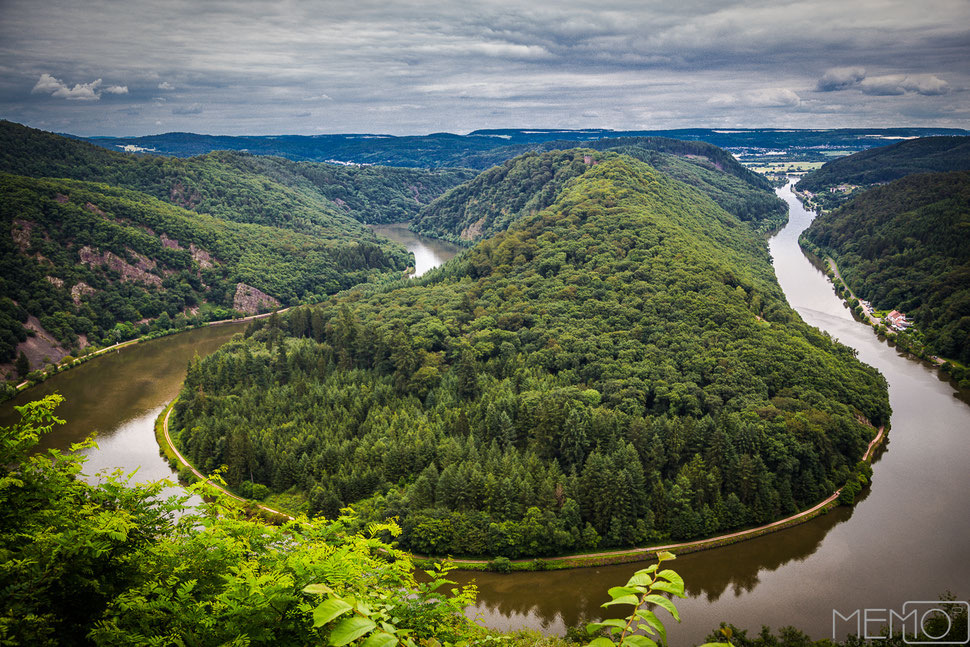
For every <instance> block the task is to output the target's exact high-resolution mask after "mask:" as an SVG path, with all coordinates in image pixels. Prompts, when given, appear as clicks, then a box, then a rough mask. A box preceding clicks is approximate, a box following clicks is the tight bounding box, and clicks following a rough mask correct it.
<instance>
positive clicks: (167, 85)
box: [158, 81, 175, 90]
mask: <svg viewBox="0 0 970 647" xmlns="http://www.w3.org/2000/svg"><path fill="white" fill-rule="evenodd" d="M158 89H159V90H174V89H175V86H174V85H172V84H171V83H169V82H168V81H162V82H161V83H159V84H158Z"/></svg>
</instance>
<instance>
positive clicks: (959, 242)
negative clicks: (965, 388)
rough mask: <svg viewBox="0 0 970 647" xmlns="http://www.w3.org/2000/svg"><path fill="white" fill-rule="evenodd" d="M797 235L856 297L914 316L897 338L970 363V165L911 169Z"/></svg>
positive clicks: (923, 350)
mask: <svg viewBox="0 0 970 647" xmlns="http://www.w3.org/2000/svg"><path fill="white" fill-rule="evenodd" d="M802 242H803V244H804V245H805V246H806V247H807V248H809V249H810V250H811V251H813V252H814V253H816V254H817V255H819V256H823V257H824V256H825V255H831V256H832V257H833V258H834V259H835V261H836V262H837V263H838V266H839V269H840V272H841V274H842V277H843V279H844V280H845V282H846V284H847V285H848V286H849V287H850V288H851V289H852V291H853V292H855V294H856V295H857V296H858V297H859V298H863V299H867V300H869V301H871V302H872V304H873V307H874V308H876V309H877V310H893V309H896V310H899V311H900V312H905V313H906V314H907V316H908V317H909V318H910V319H912V320H914V321H915V322H916V332H915V333H901V334H900V335H898V337H897V343H900V344H902V345H903V346H904V347H905V348H907V349H911V350H913V351H914V352H917V353H918V354H921V355H923V354H929V353H933V354H936V355H940V356H942V357H951V358H954V359H956V360H958V361H959V362H961V363H963V364H966V363H968V362H970V171H957V172H953V173H936V174H923V175H912V176H909V177H906V178H903V179H901V180H897V181H895V182H892V183H891V184H888V185H886V186H882V187H877V188H875V189H871V190H869V191H866V192H865V193H862V194H860V195H859V196H858V197H856V198H854V199H853V200H851V201H850V202H849V203H847V204H846V205H845V206H843V207H842V208H840V209H838V210H836V211H834V212H831V213H826V214H824V215H822V216H819V217H818V218H816V219H815V221H814V222H813V223H812V225H811V226H810V227H809V228H808V229H807V230H806V231H805V233H804V234H803V241H802ZM955 368H956V367H955ZM956 370H958V369H956ZM954 375H955V377H956V378H957V379H958V380H960V379H965V376H963V375H957V374H956V373H955V374H954Z"/></svg>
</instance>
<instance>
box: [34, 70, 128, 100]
mask: <svg viewBox="0 0 970 647" xmlns="http://www.w3.org/2000/svg"><path fill="white" fill-rule="evenodd" d="M101 84H102V81H101V79H95V80H93V81H91V82H90V83H76V84H75V85H74V87H73V88H72V87H70V86H68V85H67V84H66V83H64V82H63V81H61V80H60V79H58V78H56V77H54V76H52V75H50V74H47V73H46V72H45V73H44V74H41V75H40V78H39V79H37V83H36V84H35V85H34V88H33V89H32V90H31V93H34V94H36V93H43V94H48V93H49V94H50V95H51V96H52V97H57V98H59V99H67V100H68V101H98V100H99V99H101V93H102V92H107V93H108V94H128V86H126V85H112V86H109V87H107V88H105V89H104V90H102V89H101Z"/></svg>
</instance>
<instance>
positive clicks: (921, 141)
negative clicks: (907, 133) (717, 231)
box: [795, 136, 970, 209]
mask: <svg viewBox="0 0 970 647" xmlns="http://www.w3.org/2000/svg"><path fill="white" fill-rule="evenodd" d="M966 170H970V137H966V136H947V137H919V138H915V139H904V140H903V141H901V142H898V143H895V144H892V145H889V146H880V147H877V148H870V149H869V150H865V151H861V152H858V153H853V154H852V155H849V156H847V157H841V158H838V159H835V160H832V161H831V162H827V163H826V164H824V165H823V166H822V167H821V168H819V169H817V170H815V171H812V172H811V173H808V174H806V175H805V177H803V178H802V179H801V180H799V182H798V184H796V185H795V188H797V189H798V190H799V191H811V192H812V193H814V194H815V200H816V201H817V202H818V203H819V204H820V205H821V206H822V208H824V209H832V208H835V207H837V206H839V205H841V204H843V203H845V202H846V201H847V200H848V199H849V197H850V196H852V195H854V194H856V193H857V192H859V191H863V190H865V189H868V188H871V187H874V186H877V185H880V184H886V183H887V182H892V181H893V180H898V179H900V178H903V177H905V176H907V175H912V174H914V173H945V172H950V171H966ZM841 185H846V189H847V190H833V189H836V188H837V187H839V186H841Z"/></svg>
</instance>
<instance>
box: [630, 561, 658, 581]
mask: <svg viewBox="0 0 970 647" xmlns="http://www.w3.org/2000/svg"><path fill="white" fill-rule="evenodd" d="M653 570H657V566H656V564H655V565H654V568H653ZM651 572H652V571H647V570H646V569H644V570H642V571H637V572H636V573H634V574H633V577H631V578H630V581H629V582H627V583H626V585H627V586H648V585H649V584H650V582H652V581H653V578H652V577H651V576H650V573H651Z"/></svg>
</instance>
